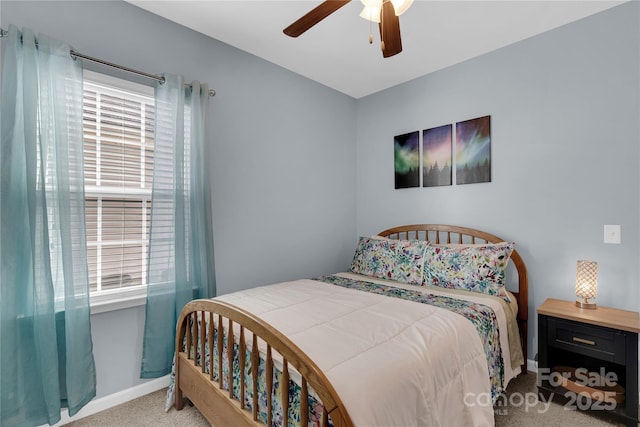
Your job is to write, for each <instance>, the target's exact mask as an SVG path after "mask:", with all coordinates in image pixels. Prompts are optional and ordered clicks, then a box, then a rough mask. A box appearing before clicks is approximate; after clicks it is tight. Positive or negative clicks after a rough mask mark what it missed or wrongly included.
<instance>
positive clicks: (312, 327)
mask: <svg viewBox="0 0 640 427" xmlns="http://www.w3.org/2000/svg"><path fill="white" fill-rule="evenodd" d="M417 289H419V288H417ZM216 299H220V300H224V301H228V302H229V303H232V304H235V305H237V306H239V307H242V308H244V309H246V310H248V311H250V312H253V313H254V314H256V315H258V316H259V317H261V318H263V319H264V320H266V321H267V322H269V323H270V324H271V325H273V326H274V327H276V328H277V329H278V330H280V331H281V332H283V333H284V334H285V335H287V336H288V337H289V338H290V339H291V340H292V341H293V342H295V343H296V344H297V345H298V346H299V347H300V348H301V349H302V350H303V351H304V352H305V353H306V354H307V355H309V356H310V357H311V358H312V359H313V360H314V361H315V362H316V364H317V365H318V366H319V367H320V368H321V369H322V370H323V371H324V373H325V374H326V376H327V378H328V379H329V380H330V381H331V383H332V384H333V386H334V388H335V389H336V391H337V392H338V395H339V396H340V397H341V399H342V401H343V402H344V404H345V406H346V408H347V411H348V412H349V414H350V416H351V418H352V420H353V422H354V424H355V425H356V426H367V427H369V426H371V427H373V426H385V427H388V426H402V427H407V426H492V425H494V419H493V408H492V406H491V397H490V396H491V386H490V382H489V377H488V374H487V361H486V355H485V353H484V351H483V346H482V343H481V340H480V337H479V336H478V333H477V332H476V329H475V327H474V326H473V324H472V323H471V322H469V321H468V320H467V319H465V318H464V317H462V316H460V315H458V314H455V313H452V312H449V311H447V310H445V309H441V308H437V307H433V306H430V305H427V304H420V303H415V302H411V301H406V300H402V299H398V298H389V297H386V296H382V295H376V294H372V293H367V292H362V291H358V290H352V289H346V288H343V287H340V286H335V285H331V284H326V283H322V282H317V281H313V280H297V281H293V282H286V283H280V284H276V285H270V286H264V287H259V288H254V289H249V290H246V291H241V292H235V293H233V294H228V295H222V296H219V297H217V298H216ZM498 308H500V307H499V304H498ZM503 317H504V316H503ZM291 319H296V320H295V321H292V320H291ZM501 330H504V329H501ZM501 335H504V334H501ZM328 337H331V338H330V339H328ZM503 356H504V359H505V372H507V371H509V372H507V375H506V377H511V376H512V375H510V371H511V369H510V364H509V365H508V366H507V360H508V359H509V353H508V346H507V348H506V349H505V348H504V346H503ZM506 381H508V378H505V386H506Z"/></svg>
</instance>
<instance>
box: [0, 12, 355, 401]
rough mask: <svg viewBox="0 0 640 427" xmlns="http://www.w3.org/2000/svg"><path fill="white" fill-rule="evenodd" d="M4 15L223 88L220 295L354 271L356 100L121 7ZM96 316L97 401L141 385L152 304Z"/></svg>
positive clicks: (214, 138) (216, 126) (216, 198)
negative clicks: (148, 311)
mask: <svg viewBox="0 0 640 427" xmlns="http://www.w3.org/2000/svg"><path fill="white" fill-rule="evenodd" d="M1 14H2V15H1V17H0V25H1V26H2V27H3V28H5V29H6V28H7V27H8V26H9V24H13V25H16V26H18V27H22V26H25V27H29V28H31V29H33V30H34V31H35V32H36V33H45V34H47V35H49V36H51V37H55V38H57V39H60V40H64V41H65V42H67V43H69V44H70V45H72V46H73V48H74V49H76V50H78V51H79V52H82V53H85V54H87V55H90V56H95V57H98V58H102V59H106V60H109V61H112V62H115V63H118V64H122V65H126V66H129V67H132V68H137V69H139V70H142V71H147V72H150V73H162V72H170V73H179V74H182V75H184V76H185V78H186V79H187V80H191V79H194V80H199V81H202V82H207V83H209V85H210V86H211V87H213V88H215V89H216V90H217V92H218V94H217V95H216V97H215V98H212V99H211V100H210V104H209V105H210V128H209V136H210V141H211V144H212V145H213V147H212V156H211V159H210V163H211V171H212V174H213V176H212V181H213V182H212V188H213V189H212V191H213V221H214V224H213V228H214V234H215V252H216V253H215V255H216V275H217V283H218V292H219V293H227V292H230V291H234V290H239V289H243V288H249V287H253V286H256V285H261V284H269V283H273V282H279V281H285V280H290V279H297V278H301V277H313V276H316V275H320V274H328V273H331V272H335V271H339V270H344V269H345V267H346V265H347V263H348V261H349V260H350V257H351V256H352V251H353V247H354V244H355V236H356V225H355V217H356V215H355V207H356V206H355V198H356V190H355V168H354V165H355V163H356V157H355V156H356V149H355V143H354V140H355V127H354V125H353V123H354V122H355V119H356V116H355V114H356V101H355V100H354V99H353V98H351V97H348V96H346V95H343V94H341V93H339V92H336V91H334V90H331V89H329V88H327V87H325V86H322V85H320V84H318V83H315V82H312V81H310V80H308V79H306V78H303V77H301V76H299V75H297V74H294V73H291V72H289V71H286V70H284V69H283V68H280V67H278V66H275V65H273V64H271V63H269V62H266V61H264V60H261V59H259V58H257V57H255V56H253V55H250V54H247V53H245V52H242V51H240V50H238V49H235V48H233V47H230V46H228V45H226V44H224V43H221V42H219V41H216V40H212V39H210V38H208V37H205V36H203V35H201V34H198V33H195V32H193V31H191V30H188V29H186V28H184V27H182V26H179V25H177V24H173V23H171V22H169V21H166V20H164V19H162V18H160V17H157V16H155V15H152V14H150V13H148V12H146V11H143V10H141V9H139V8H137V7H134V6H131V5H129V4H127V3H124V2H120V1H116V2H78V1H72V2H49V1H43V2H32V1H20V2H17V1H15V2H14V1H4V0H3V1H2V4H1ZM87 66H88V68H93V69H96V70H97V71H102V72H110V73H113V71H111V70H109V69H105V68H102V69H98V68H95V66H91V65H89V64H87ZM127 77H130V76H127ZM91 320H92V332H93V339H94V346H95V357H96V363H97V370H98V397H101V396H105V395H108V394H111V393H114V392H117V391H120V390H123V389H126V388H129V387H131V386H134V385H136V384H139V383H141V382H142V381H141V380H140V379H138V373H139V364H140V354H141V337H142V329H143V324H144V308H143V307H138V308H132V309H125V310H119V311H116V312H111V313H105V314H98V315H94V316H92V319H91Z"/></svg>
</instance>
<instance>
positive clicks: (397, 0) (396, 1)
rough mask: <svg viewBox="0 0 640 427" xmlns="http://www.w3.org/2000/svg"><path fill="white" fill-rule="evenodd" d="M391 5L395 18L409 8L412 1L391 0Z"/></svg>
mask: <svg viewBox="0 0 640 427" xmlns="http://www.w3.org/2000/svg"><path fill="white" fill-rule="evenodd" d="M391 4H393V9H394V10H395V12H396V16H400V15H402V14H403V13H405V12H406V11H407V9H409V7H411V5H412V4H413V0H391Z"/></svg>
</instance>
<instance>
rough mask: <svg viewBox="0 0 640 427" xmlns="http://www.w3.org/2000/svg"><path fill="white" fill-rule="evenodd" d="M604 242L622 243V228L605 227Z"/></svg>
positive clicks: (614, 226)
mask: <svg viewBox="0 0 640 427" xmlns="http://www.w3.org/2000/svg"><path fill="white" fill-rule="evenodd" d="M604 242H605V243H620V226H619V225H605V226H604Z"/></svg>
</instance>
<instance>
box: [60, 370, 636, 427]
mask: <svg viewBox="0 0 640 427" xmlns="http://www.w3.org/2000/svg"><path fill="white" fill-rule="evenodd" d="M166 392H167V390H166V389H163V390H159V391H156V392H154V393H151V394H148V395H146V396H143V397H140V398H138V399H135V400H132V401H130V402H127V403H124V404H122V405H120V406H116V407H114V408H111V409H108V410H106V411H103V412H100V413H98V414H95V415H92V416H90V417H87V418H83V419H81V420H78V421H75V422H73V423H71V424H68V425H69V426H73V427H84V426H91V427H115V426H118V427H121V426H130V427H137V426H141V427H142V426H149V427H151V426H154V427H162V426H172V427H173V426H179V427H199V426H209V424H208V423H207V421H206V420H205V419H204V418H203V417H202V415H200V413H199V412H198V410H197V409H195V407H192V406H190V405H185V408H184V409H183V410H182V411H176V410H174V409H172V410H170V411H169V412H164V399H165V395H166ZM537 395H538V393H537V391H536V375H535V374H534V373H528V374H527V375H520V376H519V377H518V378H516V379H514V380H513V381H512V382H511V383H510V384H509V387H508V389H507V394H506V397H505V398H504V399H503V400H502V401H503V402H506V405H502V406H497V407H496V409H495V412H496V416H495V419H496V427H536V426H545V427H573V426H581V427H610V426H624V423H620V422H616V421H612V420H611V419H610V417H608V416H607V414H604V413H595V414H594V413H584V412H580V411H572V410H568V409H565V407H564V406H563V405H561V404H558V403H551V404H550V405H548V408H547V409H546V410H545V404H544V403H542V402H538V400H537ZM526 402H529V404H527V403H526ZM455 427H463V426H455Z"/></svg>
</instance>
